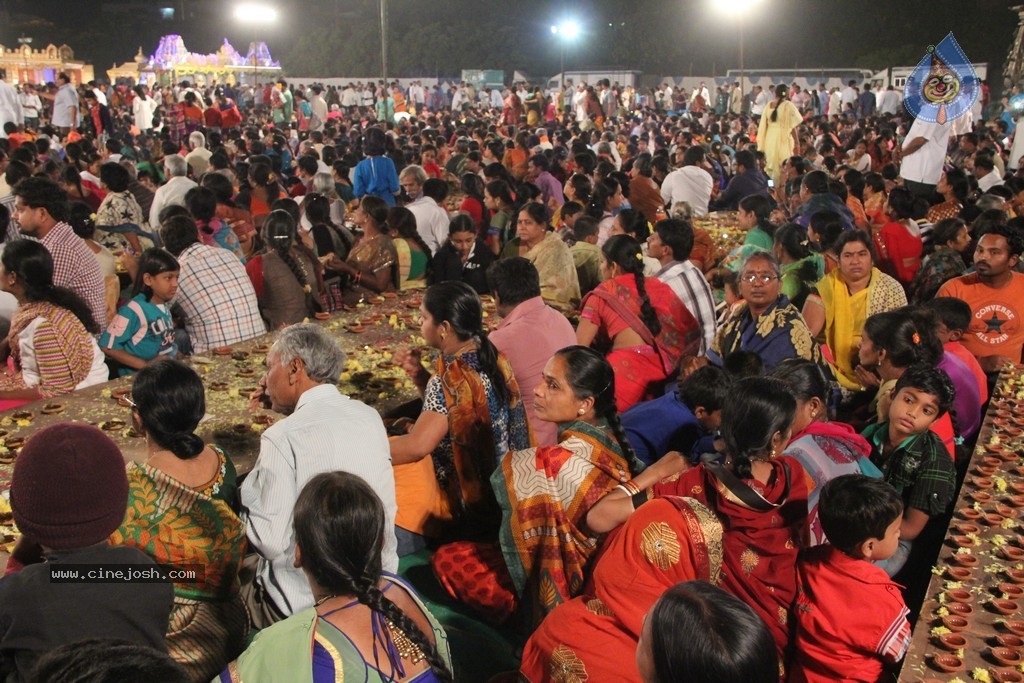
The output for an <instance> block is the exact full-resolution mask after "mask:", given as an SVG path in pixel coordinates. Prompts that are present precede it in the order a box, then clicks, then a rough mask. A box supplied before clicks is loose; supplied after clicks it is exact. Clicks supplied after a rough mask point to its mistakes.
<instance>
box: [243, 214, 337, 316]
mask: <svg viewBox="0 0 1024 683" xmlns="http://www.w3.org/2000/svg"><path fill="white" fill-rule="evenodd" d="M263 239H264V240H265V241H266V244H267V251H266V252H265V253H263V254H260V255H258V256H254V257H252V258H251V259H249V262H248V263H246V264H245V272H246V273H248V275H249V279H250V280H252V286H253V289H255V290H256V298H257V300H258V301H259V305H260V313H261V314H262V316H263V319H264V320H266V321H267V324H268V325H270V329H272V330H277V329H280V328H282V327H287V326H288V325H292V324H294V323H300V322H302V321H303V320H304V319H306V318H309V317H312V316H313V315H314V314H315V313H316V312H317V311H320V310H321V308H322V304H321V298H320V293H321V291H322V290H323V268H322V266H321V265H320V263H319V261H317V260H316V258H315V257H314V256H313V254H312V253H310V252H309V250H308V249H307V248H306V247H305V246H303V245H302V243H301V242H300V241H299V240H298V239H296V235H295V220H294V219H293V218H292V217H291V215H290V214H289V213H288V212H287V211H283V210H281V209H278V210H276V211H271V212H270V215H268V216H267V220H266V222H264V224H263Z"/></svg>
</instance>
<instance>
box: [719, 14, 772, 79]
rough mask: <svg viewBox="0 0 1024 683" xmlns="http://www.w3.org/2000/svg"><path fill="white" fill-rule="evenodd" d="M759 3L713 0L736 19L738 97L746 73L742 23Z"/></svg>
mask: <svg viewBox="0 0 1024 683" xmlns="http://www.w3.org/2000/svg"><path fill="white" fill-rule="evenodd" d="M760 3H761V0H715V6H716V8H717V9H718V11H719V12H721V13H723V14H725V15H726V16H728V17H733V18H735V19H736V25H737V28H738V30H739V34H740V36H739V37H740V98H741V99H742V97H743V93H744V92H745V91H746V82H745V80H746V78H745V76H746V73H745V71H744V66H743V23H744V21H746V18H747V17H748V16H749V15H750V12H751V10H752V9H753V8H754V7H755V6H756V5H759V4H760Z"/></svg>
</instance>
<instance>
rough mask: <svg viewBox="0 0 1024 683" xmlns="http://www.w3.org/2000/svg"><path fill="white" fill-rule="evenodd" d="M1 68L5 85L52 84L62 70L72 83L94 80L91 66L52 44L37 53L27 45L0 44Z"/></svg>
mask: <svg viewBox="0 0 1024 683" xmlns="http://www.w3.org/2000/svg"><path fill="white" fill-rule="evenodd" d="M0 69H2V70H4V71H6V72H7V82H8V83H14V84H19V83H34V84H37V83H53V82H55V81H56V80H57V74H59V73H61V72H62V71H63V72H65V73H67V74H68V75H69V76H70V77H71V82H72V83H87V82H89V81H91V80H93V78H94V76H93V68H92V65H91V64H86V63H85V62H83V61H80V60H77V59H75V53H74V51H73V50H72V49H71V48H70V47H68V46H67V45H61V46H60V47H57V46H56V45H53V44H52V43H51V44H50V45H47V46H46V47H44V48H42V49H39V50H33V49H32V46H31V45H27V44H25V45H19V46H18V47H5V46H3V45H0Z"/></svg>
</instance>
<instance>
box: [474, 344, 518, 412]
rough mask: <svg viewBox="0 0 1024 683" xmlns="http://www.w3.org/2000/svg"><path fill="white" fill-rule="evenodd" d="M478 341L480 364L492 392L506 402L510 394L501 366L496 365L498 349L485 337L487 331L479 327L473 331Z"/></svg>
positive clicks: (509, 398)
mask: <svg viewBox="0 0 1024 683" xmlns="http://www.w3.org/2000/svg"><path fill="white" fill-rule="evenodd" d="M473 336H475V337H476V338H477V339H478V340H479V342H478V344H477V347H478V351H477V353H478V354H479V355H480V366H481V368H482V369H483V371H484V374H485V375H487V378H488V379H490V380H491V384H492V385H493V387H494V393H496V394H497V395H498V398H500V399H501V400H502V401H503V402H504V403H508V402H509V401H510V400H511V398H512V397H511V396H510V395H509V391H508V383H507V382H506V380H505V375H504V374H502V372H501V367H500V366H499V365H498V349H497V347H496V346H494V344H492V343H491V340H490V339H488V337H487V332H486V331H485V330H484V329H483V328H482V327H481V328H480V329H479V330H476V331H475V332H474V333H473Z"/></svg>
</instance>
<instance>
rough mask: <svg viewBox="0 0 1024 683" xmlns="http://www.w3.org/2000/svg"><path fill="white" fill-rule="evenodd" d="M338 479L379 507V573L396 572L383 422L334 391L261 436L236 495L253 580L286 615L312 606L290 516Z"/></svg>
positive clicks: (309, 399)
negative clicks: (253, 555)
mask: <svg viewBox="0 0 1024 683" xmlns="http://www.w3.org/2000/svg"><path fill="white" fill-rule="evenodd" d="M221 251H223V250H221ZM225 253H226V252H225ZM338 471H341V472H349V473H351V474H355V475H358V476H360V477H362V478H363V479H364V480H365V481H366V483H367V484H369V485H370V488H372V489H373V490H374V492H375V493H376V494H377V496H378V497H380V499H381V502H383V503H384V515H385V516H386V517H387V520H386V522H387V523H386V526H385V528H386V530H387V531H386V532H385V537H384V547H383V549H382V551H381V559H382V560H383V567H384V571H387V572H392V573H394V572H396V571H398V541H397V539H396V537H395V533H394V525H395V514H396V512H397V511H398V504H397V502H396V500H395V475H394V470H393V469H392V467H391V448H390V446H389V445H388V436H387V432H386V431H385V430H384V422H383V421H382V420H381V418H380V415H379V414H377V411H375V410H374V409H373V408H370V407H369V406H367V405H365V404H363V403H360V402H359V401H355V400H352V399H350V398H349V397H348V396H345V395H344V394H342V393H341V392H340V391H338V388H337V387H335V386H333V385H330V384H321V385H319V386H316V387H314V388H312V389H308V390H306V392H305V393H303V394H302V396H300V397H299V401H298V403H297V404H296V406H295V411H294V412H293V413H292V414H291V415H289V416H288V417H286V418H285V419H283V420H281V421H280V422H278V423H277V424H275V425H273V426H272V427H270V428H269V429H267V431H266V432H264V433H263V438H262V441H261V442H260V455H259V458H258V459H257V460H256V466H255V467H254V468H253V470H252V472H250V473H249V476H248V477H246V479H245V482H244V483H243V484H242V489H241V495H242V508H243V510H242V519H243V520H244V521H245V523H246V525H247V527H248V535H249V542H250V543H252V545H253V547H254V548H256V550H257V551H258V552H259V554H260V562H259V568H258V570H257V575H256V580H257V581H259V582H260V584H261V585H262V586H263V588H264V589H265V590H266V591H267V593H268V595H269V596H270V598H271V600H273V602H274V605H276V606H277V608H278V609H279V610H280V611H281V612H282V613H283V614H285V615H288V616H290V615H292V614H295V613H296V612H298V611H300V610H303V609H306V608H307V607H312V606H313V593H312V591H311V590H310V588H309V583H308V582H307V581H306V577H305V575H304V574H303V573H302V570H301V569H298V568H296V567H295V566H293V565H294V561H295V532H294V529H293V528H292V522H293V519H292V509H293V508H294V507H295V501H296V500H297V499H298V497H299V492H300V491H301V490H302V487H303V486H305V485H306V483H307V482H308V481H309V480H310V479H312V478H313V477H315V476H316V475H318V474H321V473H323V472H338Z"/></svg>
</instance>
